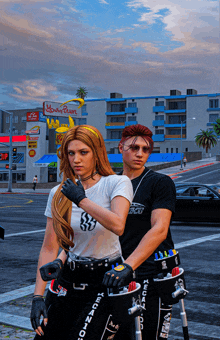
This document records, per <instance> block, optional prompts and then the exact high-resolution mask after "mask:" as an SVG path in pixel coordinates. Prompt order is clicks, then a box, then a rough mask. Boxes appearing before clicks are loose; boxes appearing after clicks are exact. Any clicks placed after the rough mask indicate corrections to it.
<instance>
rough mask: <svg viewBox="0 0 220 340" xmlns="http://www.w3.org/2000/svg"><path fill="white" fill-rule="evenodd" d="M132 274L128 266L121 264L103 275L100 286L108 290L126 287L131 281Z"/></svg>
mask: <svg viewBox="0 0 220 340" xmlns="http://www.w3.org/2000/svg"><path fill="white" fill-rule="evenodd" d="M133 273H134V271H133V269H132V268H131V266H129V264H127V263H122V264H120V265H119V266H117V267H115V268H114V269H111V270H109V271H108V272H106V273H105V275H104V279H103V281H102V284H103V285H104V286H106V287H108V288H110V287H121V286H126V285H127V284H129V283H130V281H132V280H133Z"/></svg>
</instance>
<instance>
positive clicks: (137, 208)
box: [128, 202, 145, 215]
mask: <svg viewBox="0 0 220 340" xmlns="http://www.w3.org/2000/svg"><path fill="white" fill-rule="evenodd" d="M144 208H145V206H144V205H143V204H140V203H134V202H132V204H131V206H130V209H129V212H128V214H134V215H140V214H142V213H143V211H144Z"/></svg>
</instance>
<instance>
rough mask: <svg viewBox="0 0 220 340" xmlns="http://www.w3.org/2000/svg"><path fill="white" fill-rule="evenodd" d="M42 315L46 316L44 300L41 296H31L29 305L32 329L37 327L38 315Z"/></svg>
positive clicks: (38, 322) (38, 324) (38, 323)
mask: <svg viewBox="0 0 220 340" xmlns="http://www.w3.org/2000/svg"><path fill="white" fill-rule="evenodd" d="M41 315H43V317H44V318H47V317H48V315H47V308H46V305H45V302H44V298H43V296H36V297H34V298H33V301H32V306H31V317H30V319H31V325H32V327H33V329H34V330H35V329H37V327H39V326H40V317H41Z"/></svg>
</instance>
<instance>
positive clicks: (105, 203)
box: [45, 175, 133, 259]
mask: <svg viewBox="0 0 220 340" xmlns="http://www.w3.org/2000/svg"><path fill="white" fill-rule="evenodd" d="M57 188H58V185H57V186H56V187H54V188H53V189H52V190H51V192H50V195H49V198H48V202H47V207H46V211H45V215H46V216H47V217H52V213H51V202H52V198H53V195H54V193H55V192H56V190H57ZM85 193H86V197H87V198H89V199H90V200H91V201H93V202H95V203H97V204H98V205H100V206H102V207H104V208H106V209H108V210H111V200H112V199H113V198H114V197H116V196H123V197H125V198H127V200H128V201H129V202H130V203H131V202H132V199H133V188H132V184H131V181H130V179H129V178H128V177H127V176H118V175H110V176H106V177H104V176H103V177H101V179H100V180H99V181H98V182H97V183H96V184H95V185H93V186H92V187H91V188H89V189H86V190H85ZM71 227H72V228H73V231H74V240H73V242H74V247H73V248H70V251H69V252H70V257H71V253H72V254H73V253H74V254H76V255H78V256H84V257H93V258H96V259H100V258H103V257H106V256H110V255H113V254H121V246H120V243H119V237H118V236H117V235H116V234H114V233H113V232H111V231H110V230H108V229H106V228H104V227H103V226H102V225H101V224H100V223H99V222H98V221H96V220H95V219H94V218H93V217H92V216H90V215H89V214H87V213H86V212H85V211H84V210H83V209H81V208H79V207H77V205H76V204H75V203H72V215H71Z"/></svg>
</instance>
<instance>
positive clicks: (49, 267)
mask: <svg viewBox="0 0 220 340" xmlns="http://www.w3.org/2000/svg"><path fill="white" fill-rule="evenodd" d="M62 269H63V262H62V261H61V260H60V259H56V260H55V261H53V262H49V263H47V264H45V265H44V266H42V267H40V275H41V278H42V280H44V281H50V280H53V279H57V278H58V276H59V274H60V272H61V270H62Z"/></svg>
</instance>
